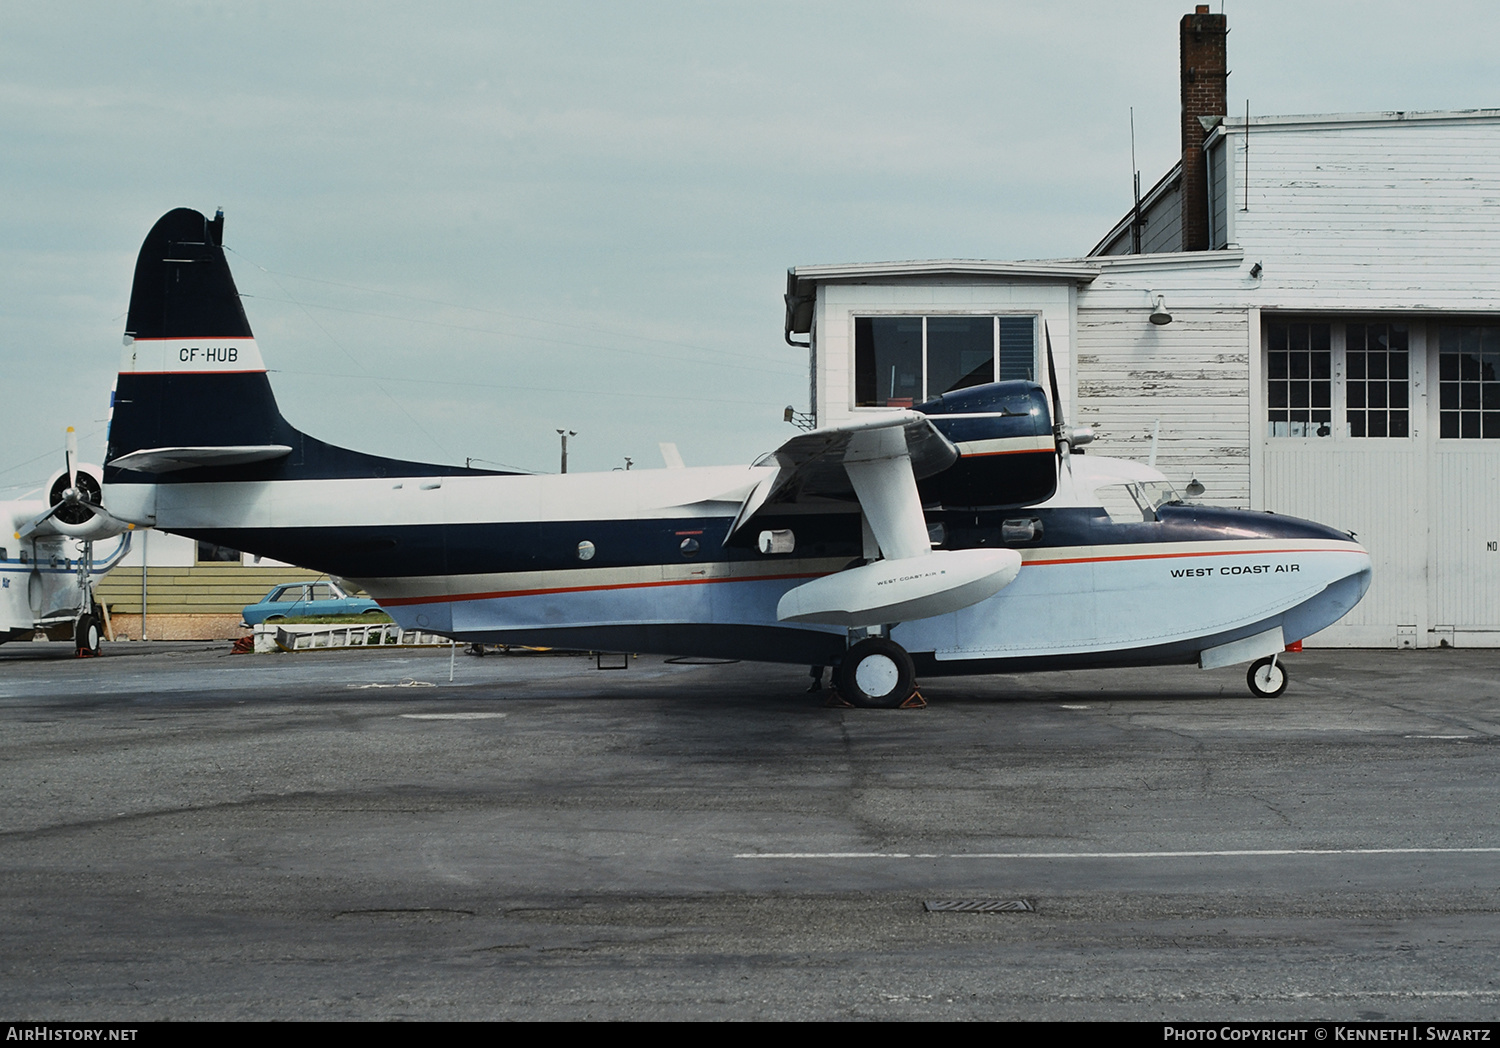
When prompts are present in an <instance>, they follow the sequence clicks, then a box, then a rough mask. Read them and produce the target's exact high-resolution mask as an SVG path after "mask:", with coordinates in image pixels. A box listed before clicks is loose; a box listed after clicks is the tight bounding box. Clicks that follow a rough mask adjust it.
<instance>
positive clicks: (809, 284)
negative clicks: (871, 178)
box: [786, 258, 1099, 345]
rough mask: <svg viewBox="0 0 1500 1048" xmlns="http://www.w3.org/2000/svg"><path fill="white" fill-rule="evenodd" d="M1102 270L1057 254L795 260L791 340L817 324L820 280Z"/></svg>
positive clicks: (1081, 278) (1079, 277)
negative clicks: (1010, 258) (1018, 258)
mask: <svg viewBox="0 0 1500 1048" xmlns="http://www.w3.org/2000/svg"><path fill="white" fill-rule="evenodd" d="M1098 275H1099V266H1098V264H1097V263H1095V262H1093V261H1081V260H1079V261H1075V260H1052V259H1046V260H1040V261H1030V262H1005V261H995V260H991V259H983V258H939V259H913V260H909V261H905V262H851V263H844V264H837V265H821V266H793V267H792V268H791V269H788V270H787V271H786V340H787V341H788V342H791V340H792V335H794V334H795V335H805V334H807V333H808V332H809V331H811V330H812V315H813V304H814V302H815V301H816V298H817V289H818V285H819V284H870V283H882V282H888V281H904V280H924V279H931V278H933V277H975V278H981V279H984V278H988V279H991V280H1043V281H1050V282H1054V283H1061V282H1064V281H1072V282H1075V283H1079V284H1087V283H1088V282H1089V281H1091V280H1093V279H1094V278H1095V277H1097V276H1098ZM793 344H794V345H800V344H801V343H793Z"/></svg>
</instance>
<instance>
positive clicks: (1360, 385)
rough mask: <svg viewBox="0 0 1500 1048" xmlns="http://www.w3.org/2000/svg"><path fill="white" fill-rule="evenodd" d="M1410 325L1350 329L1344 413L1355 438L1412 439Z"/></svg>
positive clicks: (1346, 347)
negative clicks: (1409, 361) (1409, 357)
mask: <svg viewBox="0 0 1500 1048" xmlns="http://www.w3.org/2000/svg"><path fill="white" fill-rule="evenodd" d="M1407 342H1408V339H1407V325H1405V324H1397V323H1384V322H1382V323H1376V324H1346V325H1345V326H1344V409H1345V417H1346V419H1347V421H1348V423H1349V435H1350V436H1351V437H1405V436H1410V435H1411V424H1410V413H1409V407H1410V405H1409V404H1408V391H1409V389H1410V381H1409V378H1408V374H1409V369H1408V366H1407V362H1408V345H1407Z"/></svg>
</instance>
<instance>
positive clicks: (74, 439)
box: [68, 426, 78, 491]
mask: <svg viewBox="0 0 1500 1048" xmlns="http://www.w3.org/2000/svg"><path fill="white" fill-rule="evenodd" d="M68 487H69V488H70V489H71V490H73V491H77V490H78V434H77V433H76V432H74V430H73V427H72V426H69V427H68Z"/></svg>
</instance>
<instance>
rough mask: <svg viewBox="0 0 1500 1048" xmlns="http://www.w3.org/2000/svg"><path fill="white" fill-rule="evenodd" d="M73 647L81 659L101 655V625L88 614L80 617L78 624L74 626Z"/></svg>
mask: <svg viewBox="0 0 1500 1048" xmlns="http://www.w3.org/2000/svg"><path fill="white" fill-rule="evenodd" d="M73 645H74V646H75V647H76V648H77V649H78V655H79V657H80V658H87V657H88V656H90V655H97V654H99V623H98V621H97V620H96V619H95V618H94V616H92V615H90V614H88V613H87V612H85V613H84V614H82V615H80V616H78V622H77V623H76V624H75V625H74V626H73Z"/></svg>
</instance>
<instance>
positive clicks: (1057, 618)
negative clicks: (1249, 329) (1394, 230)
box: [104, 209, 1370, 706]
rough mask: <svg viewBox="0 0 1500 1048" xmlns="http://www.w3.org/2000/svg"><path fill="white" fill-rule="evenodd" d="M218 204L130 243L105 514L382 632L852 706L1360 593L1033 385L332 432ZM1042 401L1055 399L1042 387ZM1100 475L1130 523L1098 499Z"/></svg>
mask: <svg viewBox="0 0 1500 1048" xmlns="http://www.w3.org/2000/svg"><path fill="white" fill-rule="evenodd" d="M223 229H224V226H223V214H222V213H220V214H218V215H216V216H215V217H214V219H213V220H212V221H209V220H207V219H205V218H204V216H203V215H201V214H199V213H198V212H196V211H191V210H186V209H180V210H177V211H172V212H170V213H169V214H167V215H165V216H163V217H162V219H161V220H160V221H158V222H157V223H156V225H155V227H154V228H152V230H151V232H150V234H149V235H148V236H147V237H146V241H145V243H144V244H143V245H142V247H141V253H140V257H139V259H138V261H137V263H136V270H135V285H134V288H133V290H132V293H131V298H130V313H129V318H128V320H127V324H126V328H127V329H126V332H125V347H124V351H123V356H122V361H121V365H120V376H119V382H118V386H117V389H116V397H115V403H114V415H113V421H112V425H111V428H110V436H109V451H108V455H107V458H106V462H105V477H104V479H105V497H106V500H107V504H108V505H109V506H110V508H111V512H113V513H114V514H116V515H117V516H119V517H121V518H123V519H125V520H129V521H133V522H135V523H137V524H140V525H148V524H149V525H151V526H154V527H157V528H160V529H161V530H163V531H170V532H175V533H178V534H182V535H187V536H189V537H192V538H196V539H200V540H204V541H209V542H213V543H216V544H218V545H221V546H229V547H232V548H235V549H239V550H244V551H247V552H250V553H256V554H260V555H263V556H268V557H274V558H276V559H278V560H283V561H288V562H290V563H293V564H299V565H302V566H303V567H306V568H309V569H312V570H316V571H322V572H327V573H328V574H330V575H335V576H340V577H343V578H346V579H350V580H352V581H354V582H355V583H357V584H358V585H359V586H362V587H364V588H365V589H366V590H368V591H369V593H370V595H371V596H373V597H374V598H375V599H376V600H377V601H379V602H380V604H381V605H382V606H383V607H384V608H385V609H386V610H387V611H388V612H389V613H390V614H391V616H392V617H393V618H395V619H396V621H397V622H399V623H400V624H401V625H402V626H405V627H409V628H421V629H425V630H432V631H435V632H438V633H443V634H447V635H449V636H452V637H454V638H457V639H458V640H461V641H465V642H475V643H506V644H532V645H551V646H555V647H567V648H583V649H593V650H602V651H630V652H649V653H660V654H666V655H704V656H721V657H731V658H740V659H750V660H763V661H770V662H789V663H800V664H802V665H808V666H814V667H818V666H833V667H834V679H835V683H836V685H837V687H838V690H839V691H840V693H841V694H842V695H843V696H844V697H845V698H847V699H849V700H850V701H852V702H854V703H855V704H857V705H864V706H898V705H901V704H902V703H903V702H905V701H907V700H908V699H909V698H910V697H911V696H912V694H913V691H914V687H915V678H916V674H917V673H918V672H920V673H922V674H924V675H932V676H936V675H944V674H964V673H1003V672H1012V671H1017V670H1029V669H1056V668H1068V667H1105V666H1138V665H1162V664H1173V663H1197V664H1198V665H1201V666H1204V667H1215V666H1227V665H1232V664H1234V663H1239V662H1250V661H1252V660H1256V661H1255V662H1254V665H1253V666H1252V667H1251V672H1250V678H1249V679H1250V686H1251V689H1252V691H1254V692H1256V693H1257V694H1263V695H1270V694H1279V693H1280V691H1281V690H1282V689H1283V688H1284V687H1285V685H1286V675H1285V670H1284V669H1283V667H1282V666H1281V665H1280V664H1279V663H1278V662H1277V661H1276V656H1277V655H1278V654H1279V653H1280V652H1282V651H1283V650H1284V649H1285V646H1286V645H1287V644H1289V643H1291V642H1294V641H1297V640H1300V639H1301V638H1303V637H1306V636H1308V635H1310V634H1312V633H1315V632H1317V631H1318V630H1321V629H1323V628H1324V627H1326V626H1328V625H1329V624H1331V623H1333V622H1335V621H1337V620H1338V619H1339V618H1340V617H1341V616H1343V615H1344V614H1345V613H1346V612H1348V611H1349V609H1350V608H1352V607H1353V606H1354V605H1355V604H1356V603H1357V602H1358V601H1359V599H1360V598H1361V597H1362V596H1363V595H1364V592H1365V590H1366V589H1367V588H1368V586H1369V582H1370V557H1369V555H1368V554H1367V553H1366V552H1365V550H1364V549H1363V548H1362V547H1361V546H1359V544H1357V543H1356V542H1355V541H1354V540H1353V537H1352V536H1350V535H1348V534H1345V533H1343V532H1338V531H1335V530H1333V529H1332V528H1327V527H1324V526H1322V525H1320V524H1313V523H1310V522H1307V521H1303V520H1294V519H1291V518H1287V517H1281V516H1276V515H1272V514H1266V513H1250V512H1241V511H1235V510H1225V509H1211V508H1206V507H1202V506H1190V505H1184V504H1182V503H1181V502H1180V501H1177V500H1176V498H1175V496H1174V495H1173V494H1172V491H1171V486H1170V485H1169V484H1168V483H1167V481H1166V478H1165V477H1164V476H1162V474H1160V473H1158V472H1157V471H1156V470H1154V469H1151V468H1149V467H1147V466H1143V465H1140V464H1138V463H1133V462H1124V461H1119V460H1109V459H1104V458H1101V457H1098V456H1093V455H1088V456H1081V455H1075V454H1071V452H1072V448H1073V445H1075V444H1079V443H1082V442H1084V440H1085V439H1087V437H1088V434H1087V431H1084V430H1072V429H1069V428H1068V427H1066V426H1065V425H1061V424H1059V425H1058V426H1057V427H1055V428H1054V425H1053V421H1052V416H1053V412H1052V411H1051V410H1050V406H1051V405H1049V402H1048V397H1047V395H1046V393H1045V392H1044V390H1043V389H1042V387H1041V386H1038V385H1036V384H1033V383H1030V382H997V383H990V384H987V385H982V386H975V387H972V388H967V389H962V390H959V391H957V392H951V393H947V394H944V395H943V396H941V397H938V398H936V399H934V400H931V401H928V402H927V403H925V404H920V405H918V406H917V407H916V408H915V409H913V410H904V411H903V410H897V411H892V412H890V413H889V414H882V415H879V416H877V417H874V418H872V419H870V420H869V421H863V422H859V423H855V424H853V425H847V426H840V427H836V428H832V429H823V430H815V431H813V432H810V433H806V434H803V435H800V436H797V437H795V438H793V439H792V440H789V441H787V443H786V444H784V445H782V447H781V448H779V449H778V450H777V451H775V452H774V453H772V454H770V455H768V456H766V457H765V458H763V459H761V460H760V461H759V462H757V463H755V464H754V465H751V466H725V467H715V468H700V469H663V470H632V471H629V472H621V471H616V472H609V473H594V474H588V473H583V474H580V473H567V474H561V475H548V476H534V475H526V474H507V473H495V472H489V471H484V470H476V469H467V468H460V467H456V466H439V465H430V464H426V463H419V462H403V461H398V460H394V459H387V458H378V457H375V456H372V455H366V454H361V453H359V452H355V451H347V450H345V449H343V448H338V447H334V446H332V445H330V444H326V443H324V442H323V441H321V440H318V439H316V438H314V437H311V436H308V435H307V434H305V433H303V432H301V431H300V430H298V429H296V428H294V427H293V426H292V425H291V423H289V422H288V421H286V420H285V419H284V418H282V416H281V413H280V412H279V411H278V410H277V407H276V401H275V398H274V396H273V395H272V392H271V387H270V383H269V382H268V381H267V378H266V372H265V366H264V365H263V363H262V362H261V355H260V351H259V349H258V348H257V347H256V343H255V339H254V338H253V336H252V335H251V332H250V325H249V322H248V321H247V320H246V318H245V312H244V310H243V308H242V307H241V303H240V298H239V295H238V293H237V291H236V289H235V284H234V279H233V277H232V276H231V274H230V271H229V267H228V265H227V263H226V261H225V258H224V252H223V250H222V247H221V244H222V241H223ZM1052 402H1053V403H1056V402H1057V398H1056V395H1055V390H1054V395H1053V397H1052ZM1110 484H1113V485H1119V484H1124V485H1127V486H1128V487H1129V489H1130V490H1131V491H1132V492H1133V493H1134V495H1135V497H1136V498H1137V500H1138V503H1139V507H1140V508H1139V515H1138V517H1137V519H1136V520H1134V521H1133V522H1128V523H1122V522H1117V521H1116V520H1115V519H1114V518H1112V517H1111V516H1110V515H1109V514H1108V513H1107V512H1106V511H1105V509H1104V508H1102V506H1101V504H1100V503H1099V501H1098V499H1096V497H1095V494H1094V493H1095V491H1096V490H1097V489H1099V488H1100V487H1102V486H1104V485H1110Z"/></svg>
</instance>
